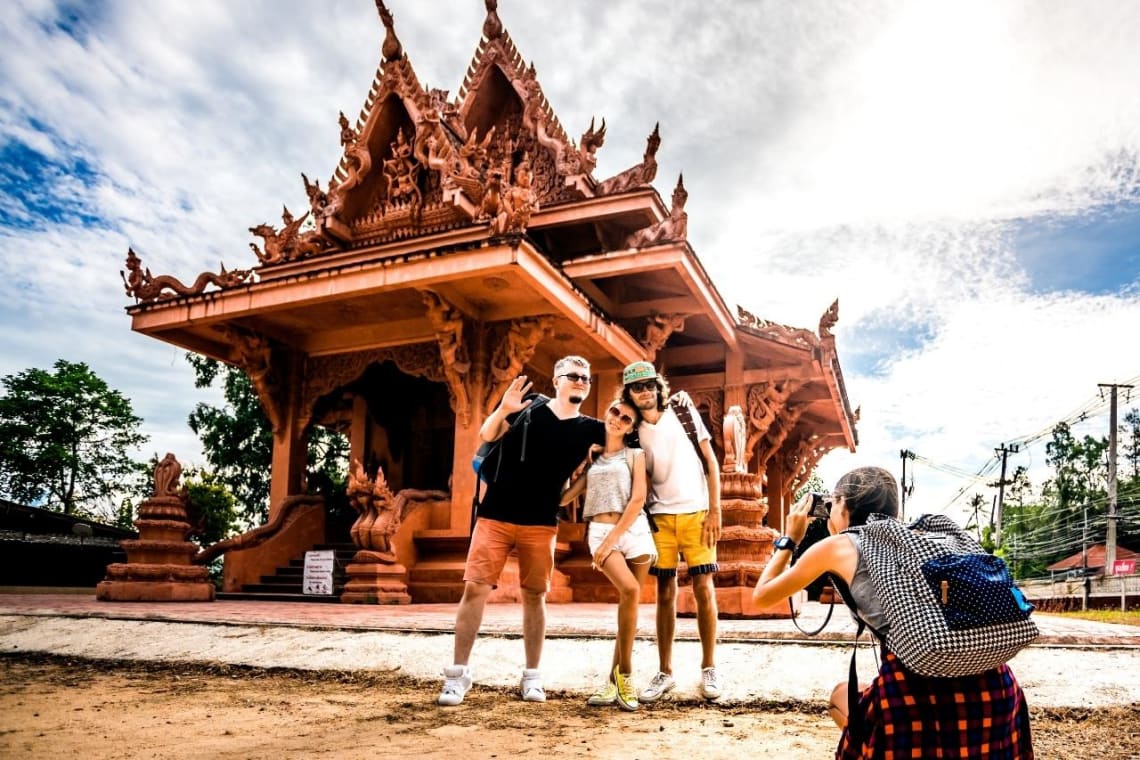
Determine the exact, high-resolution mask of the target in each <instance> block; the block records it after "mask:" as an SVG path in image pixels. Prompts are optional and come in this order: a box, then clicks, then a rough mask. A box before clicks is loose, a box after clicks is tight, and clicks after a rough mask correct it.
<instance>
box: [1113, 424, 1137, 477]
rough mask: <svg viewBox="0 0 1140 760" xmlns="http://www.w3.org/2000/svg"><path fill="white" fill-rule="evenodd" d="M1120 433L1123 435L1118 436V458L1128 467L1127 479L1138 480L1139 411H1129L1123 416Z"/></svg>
mask: <svg viewBox="0 0 1140 760" xmlns="http://www.w3.org/2000/svg"><path fill="white" fill-rule="evenodd" d="M1120 431H1121V432H1122V433H1124V435H1122V436H1120V458H1121V459H1122V460H1123V461H1124V462H1127V463H1128V465H1129V468H1128V469H1130V470H1131V474H1130V475H1129V476H1128V477H1130V478H1132V479H1136V478H1140V409H1130V410H1129V411H1128V414H1126V415H1124V424H1123V425H1121V426H1120ZM1118 467H1119V465H1118ZM1120 469H1124V468H1120Z"/></svg>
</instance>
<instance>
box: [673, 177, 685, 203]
mask: <svg viewBox="0 0 1140 760" xmlns="http://www.w3.org/2000/svg"><path fill="white" fill-rule="evenodd" d="M687 200H689V191H688V190H686V189H685V175H684V174H678V175H677V186H676V187H675V188H673V208H684V207H685V201H687Z"/></svg>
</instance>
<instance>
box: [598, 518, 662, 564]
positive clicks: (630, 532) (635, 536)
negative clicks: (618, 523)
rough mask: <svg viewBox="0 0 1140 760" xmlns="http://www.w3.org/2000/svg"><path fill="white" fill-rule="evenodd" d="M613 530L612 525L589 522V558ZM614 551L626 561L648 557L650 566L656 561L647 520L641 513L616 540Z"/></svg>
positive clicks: (654, 547) (654, 548) (655, 549)
mask: <svg viewBox="0 0 1140 760" xmlns="http://www.w3.org/2000/svg"><path fill="white" fill-rule="evenodd" d="M613 529H614V524H613V523H603V522H591V523H590V528H589V530H588V531H587V534H586V543H587V544H588V545H589V547H590V556H593V555H594V554H596V553H597V551H598V547H600V546H601V545H602V542H603V541H605V540H606V536H608V535H609V534H610V532H611V531H612V530H613ZM614 550H615V551H617V552H618V553H620V554H621V555H622V556H623V557H625V558H626V559H632V558H634V557H644V556H647V555H648V557H649V562H650V563H651V564H652V563H653V562H656V561H657V545H656V544H655V543H653V533H652V532H650V530H649V520H647V519H646V518H645V513H644V512H642V513H641V514H639V515H638V516H637V519H636V520H634V521H633V525H630V526H629V528H628V529H627V530H626V532H625V533H623V534H622V537H621V538H619V539H618V542H617V545H616V546H615V547H614Z"/></svg>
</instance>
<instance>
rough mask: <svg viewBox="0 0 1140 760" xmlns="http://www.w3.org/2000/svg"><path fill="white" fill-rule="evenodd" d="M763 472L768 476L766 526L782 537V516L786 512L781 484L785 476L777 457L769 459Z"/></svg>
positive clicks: (785, 478) (786, 507)
mask: <svg viewBox="0 0 1140 760" xmlns="http://www.w3.org/2000/svg"><path fill="white" fill-rule="evenodd" d="M765 471H766V473H767V475H768V488H767V489H766V490H767V494H766V496H767V497H768V525H769V527H771V528H774V529H775V530H777V531H778V532H779V533H780V534H781V535H782V534H783V533H784V532H785V531H784V516H785V515H786V514H787V511H788V505H787V504H786V503H785V499H784V488H783V483H784V481H786V480H787V474H786V473H785V472H784V465H783V463H782V462H781V461H780V458H779V457H772V458H771V459H769V460H768V463H767V465H766V467H765Z"/></svg>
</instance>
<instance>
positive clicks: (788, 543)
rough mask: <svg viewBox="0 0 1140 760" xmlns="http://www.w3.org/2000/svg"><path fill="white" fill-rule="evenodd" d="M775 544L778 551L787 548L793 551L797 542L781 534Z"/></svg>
mask: <svg viewBox="0 0 1140 760" xmlns="http://www.w3.org/2000/svg"><path fill="white" fill-rule="evenodd" d="M774 546H775V547H776V551H780V550H781V549H787V550H788V551H790V552H793V553H794V552H795V551H796V542H795V541H793V540H792V539H790V538H788V537H787V536H780V537H779V538H777V539H776V543H775V544H774Z"/></svg>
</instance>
